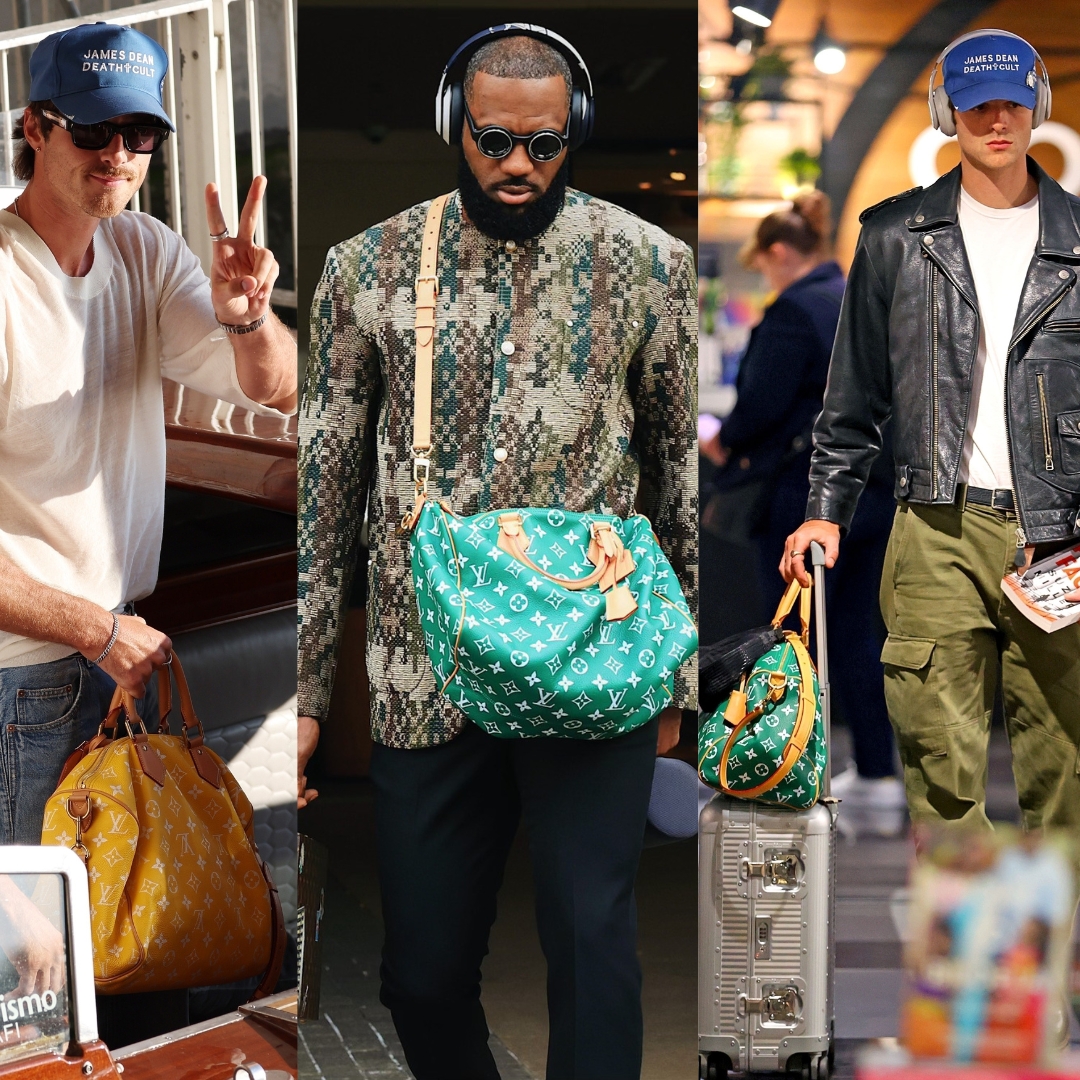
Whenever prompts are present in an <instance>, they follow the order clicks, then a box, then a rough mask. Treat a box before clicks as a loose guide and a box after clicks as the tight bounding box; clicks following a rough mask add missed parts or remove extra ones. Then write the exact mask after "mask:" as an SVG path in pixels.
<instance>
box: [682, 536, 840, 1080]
mask: <svg viewBox="0 0 1080 1080" xmlns="http://www.w3.org/2000/svg"><path fill="white" fill-rule="evenodd" d="M811 559H812V561H813V565H814V598H815V612H814V613H815V622H816V624H817V625H816V631H817V664H818V682H819V686H820V688H821V701H822V715H823V717H824V721H825V738H826V742H827V744H828V740H829V735H830V731H829V704H830V702H829V698H830V694H829V674H828V671H829V668H828V648H827V642H826V633H825V591H824V587H823V586H824V571H825V567H824V551H823V550H822V548H820V547H819V546H818V545H817V544H813V545H812V547H811ZM830 771H831V762H830V763H829V764H827V765H826V769H825V783H824V797H823V799H822V801H821V802H819V803H817V805H816V806H813V807H811V808H810V809H809V810H800V811H792V810H783V809H774V808H772V807H769V806H761V805H758V804H756V803H752V802H747V801H745V800H742V799H732V798H728V797H727V796H725V795H717V796H716V797H715V798H714V799H713V800H712V801H711V802H710V803H709V804H708V805H707V806H706V807H705V808H704V809H703V810H702V812H701V818H700V821H699V831H698V843H699V846H698V858H699V861H698V1054H699V1059H700V1075H701V1077H702V1078H703V1080H723V1078H724V1077H726V1076H727V1073H728V1070H732V1071H740V1072H747V1073H756V1072H769V1071H774V1070H782V1071H787V1072H792V1073H795V1074H796V1075H801V1076H803V1077H806V1078H811V1077H812V1078H824V1077H827V1076H828V1075H829V1072H830V1070H831V1067H832V1058H833V1029H834V1023H833V1002H834V995H833V973H834V969H835V961H834V957H835V949H834V936H835V934H834V893H835V890H834V887H833V885H834V881H835V862H836V857H835V854H836V804H835V802H834V801H833V800H831V799H830V798H829V779H828V777H829V772H830Z"/></svg>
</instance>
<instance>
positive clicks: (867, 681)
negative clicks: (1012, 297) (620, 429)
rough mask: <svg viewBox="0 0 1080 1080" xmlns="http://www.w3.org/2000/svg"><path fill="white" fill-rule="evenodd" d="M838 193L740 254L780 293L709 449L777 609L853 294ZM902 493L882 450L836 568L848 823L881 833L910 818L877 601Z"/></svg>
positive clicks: (778, 214)
mask: <svg viewBox="0 0 1080 1080" xmlns="http://www.w3.org/2000/svg"><path fill="white" fill-rule="evenodd" d="M829 235H830V224H829V199H828V196H827V195H825V194H824V192H821V191H810V192H807V193H806V194H804V195H800V196H798V197H797V198H796V199H795V201H794V202H793V204H792V206H791V208H790V209H785V210H777V211H775V212H774V213H772V214H769V215H768V216H767V217H765V218H763V219H762V221H761V222H760V223H759V225H758V227H757V230H756V232H755V233H754V236H753V237H752V238H751V239H750V240H749V241H748V242H747V243H746V245H745V246H744V247H743V249H742V251H741V252H740V255H739V257H740V261H741V262H742V263H743V265H744V266H746V267H747V268H749V269H755V270H757V271H759V272H760V273H761V274H762V276H763V277H764V278H765V280H766V281H767V282H768V284H769V287H770V289H771V290H772V292H773V293H774V294H775V299H774V300H773V301H772V303H771V304H769V306H768V307H767V308H766V309H765V313H764V315H763V316H762V319H761V322H760V323H758V325H757V326H756V327H755V328H754V330H753V332H752V333H751V335H750V342H749V344H748V345H747V349H746V353H745V355H744V356H743V359H742V362H741V363H740V365H739V376H738V382H737V384H736V389H737V391H738V397H737V400H736V404H735V408H734V409H733V410H732V412H731V414H730V415H729V416H728V417H727V418H726V419H724V421H723V423H722V426H721V428H720V431H719V433H718V435H717V436H716V438H715V439H714V440H713V442H712V446H711V447H710V446H704V447H703V452H705V453H706V455H707V456H710V457H711V459H712V460H713V461H714V462H716V463H717V464H718V465H719V466H720V468H719V469H718V470H717V473H716V476H715V478H714V480H713V486H714V488H715V490H716V491H717V492H718V493H719V499H718V502H721V503H722V502H724V501H728V508H729V509H728V516H729V517H730V516H732V515H743V516H744V518H743V523H742V525H743V528H744V529H745V531H746V535H747V536H748V538H749V539H750V540H751V541H752V543H753V545H754V547H755V548H756V549H757V554H758V560H757V561H758V573H759V576H760V579H761V593H762V597H763V600H764V602H765V606H766V608H767V610H768V611H769V612H770V614H771V612H773V611H774V610H775V609H776V607H777V605H778V604H779V602H780V598H781V596H782V595H783V592H784V588H785V582H784V579H783V578H782V577H781V576H780V574H778V573H777V571H776V564H777V560H778V559H779V558H780V556H781V555H782V554H783V551H784V541H785V539H786V537H787V536H789V535H790V534H791V533H792V532H794V531H795V530H796V529H797V528H798V527H799V525H800V524H801V522H802V519H803V515H804V512H805V510H806V500H807V497H808V496H809V494H810V479H809V474H810V455H811V451H812V449H813V447H812V443H811V434H812V431H813V426H814V421H815V419H816V418H817V415H818V413H819V412H821V406H822V400H823V398H824V394H825V382H826V378H827V376H828V372H829V356H830V354H831V352H832V345H833V337H834V336H835V334H836V324H837V321H838V319H839V317H840V304H841V301H842V299H843V296H844V275H843V272H842V271H841V269H840V266H839V264H837V263H836V262H835V260H833V259H831V258H830V257H829ZM894 507H895V504H894V501H893V496H892V463H891V459H890V458H889V455H888V453H887V452H886V453H885V454H882V456H881V458H879V460H878V464H877V466H876V468H875V470H874V472H873V474H872V476H871V478H870V482H869V484H868V485H867V490H866V492H865V493H864V495H863V498H862V501H861V502H860V503H859V511H858V513H857V514H856V516H855V520H854V521H853V522H852V528H851V533H850V535H849V537H848V539H847V541H846V543H845V546H844V554H843V557H842V558H841V559H840V560H839V561H838V562H837V564H836V566H835V568H834V569H833V571H832V572H831V573H830V574H829V575H828V579H827V580H828V599H829V640H830V641H831V642H832V643H833V648H834V650H835V651H834V655H835V656H836V657H837V663H836V664H835V666H834V669H833V673H832V685H833V690H834V693H835V702H836V705H837V708H838V711H839V713H840V715H841V716H842V717H843V719H844V720H845V721H846V723H847V725H848V727H849V728H850V730H851V735H852V741H853V744H854V753H855V764H854V766H853V767H851V768H849V769H847V770H846V771H845V772H844V773H842V774H841V775H840V776H837V777H835V778H834V779H833V789H832V790H833V794H835V795H836V796H837V797H839V798H842V799H843V800H844V810H845V817H846V819H847V823H848V824H849V825H852V826H853V827H858V828H860V829H866V830H868V831H873V832H878V833H881V834H884V835H889V834H894V833H896V832H898V831H899V830H900V829H901V828H902V827H903V823H904V812H903V808H904V792H903V786H902V785H901V783H900V781H899V780H898V779H897V777H896V775H895V766H894V754H893V736H892V729H891V727H890V726H889V716H888V712H887V710H886V707H885V693H884V689H883V683H882V676H883V673H882V666H881V661H880V659H879V655H880V652H881V646H882V644H883V642H884V641H885V625H884V623H883V622H882V619H881V614H880V612H879V611H878V601H877V594H878V588H879V585H880V582H881V566H882V563H883V561H884V559H885V549H886V546H887V545H888V539H889V528H890V525H891V523H892V516H893V510H894Z"/></svg>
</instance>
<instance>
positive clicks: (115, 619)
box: [91, 611, 120, 666]
mask: <svg viewBox="0 0 1080 1080" xmlns="http://www.w3.org/2000/svg"><path fill="white" fill-rule="evenodd" d="M119 636H120V616H119V615H117V614H116V612H115V611H114V612H112V634H111V635H110V636H109V644H108V645H106V646H105V649H104V651H103V652H102V654H101V655H100V656H99V657H98V658H97V659H96V660H93V661H91V663H93V664H94V665H95V666H96V665H97V664H100V663H101V661H102V660H104V659H105V657H106V656H108V655H109V650H110V649H112V647H113V646H114V645H115V644H116V639H117V638H118V637H119Z"/></svg>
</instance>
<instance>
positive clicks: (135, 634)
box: [81, 612, 172, 698]
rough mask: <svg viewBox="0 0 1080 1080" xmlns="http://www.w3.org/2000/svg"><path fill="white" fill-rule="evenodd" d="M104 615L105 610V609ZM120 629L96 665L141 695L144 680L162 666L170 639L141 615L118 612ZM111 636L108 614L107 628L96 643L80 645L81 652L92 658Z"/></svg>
mask: <svg viewBox="0 0 1080 1080" xmlns="http://www.w3.org/2000/svg"><path fill="white" fill-rule="evenodd" d="M105 614H106V615H108V612H106V613H105ZM118 618H119V620H120V633H119V634H117V635H116V641H115V642H114V643H113V647H112V648H111V649H110V650H109V655H108V656H106V657H105V659H104V660H102V661H101V663H100V664H99V665H98V667H100V668H101V670H102V671H104V672H105V674H106V675H108V676H109V677H110V678H112V680H113V681H114V682H115V683H116V684H117V685H118V686H120V687H122V688H123V689H124V690H127V691H128V693H129V694H131V695H132V696H133V697H137V698H141V697H142V696H143V694H145V693H146V684H147V683H148V682H149V681H150V678H151V676H152V675H153V674H154V672H155V670H156V669H157V668H159V667H164V666H165V665H166V664H167V663H168V662H169V657H170V656H172V642H171V641H170V640H169V638H168V637H167V636H166V635H165V634H163V633H162V632H161V631H160V630H155V629H154V628H153V627H152V626H147V625H146V620H145V619H140V618H139V617H138V616H137V615H120V616H118ZM111 636H112V617H111V616H109V621H108V630H107V631H106V632H105V635H104V637H103V638H102V640H101V644H100V645H99V646H97V651H96V652H95V651H93V649H92V648H91V649H89V650H87V649H83V650H81V651H82V654H83V656H85V657H86V658H87V659H88V660H96V659H97V658H98V657H99V656H100V655H101V651H102V649H104V648H105V646H106V645H107V644H108V643H109V638H110V637H111Z"/></svg>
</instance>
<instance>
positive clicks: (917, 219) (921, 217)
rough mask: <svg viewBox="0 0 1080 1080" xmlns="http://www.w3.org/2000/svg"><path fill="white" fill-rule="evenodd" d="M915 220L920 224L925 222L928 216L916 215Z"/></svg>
mask: <svg viewBox="0 0 1080 1080" xmlns="http://www.w3.org/2000/svg"><path fill="white" fill-rule="evenodd" d="M915 220H916V221H919V222H921V221H925V220H926V215H925V214H916V215H915Z"/></svg>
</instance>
